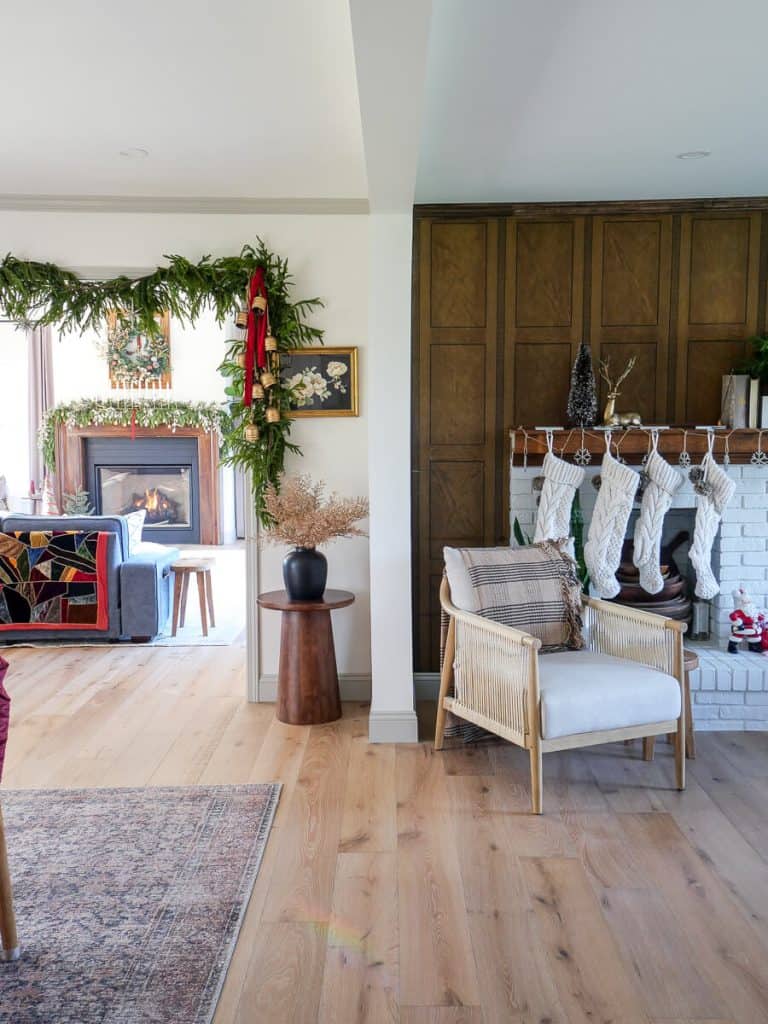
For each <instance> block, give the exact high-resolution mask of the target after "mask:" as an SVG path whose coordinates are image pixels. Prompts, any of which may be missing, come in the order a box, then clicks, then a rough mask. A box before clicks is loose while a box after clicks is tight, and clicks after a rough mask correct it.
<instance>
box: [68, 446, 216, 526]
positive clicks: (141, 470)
mask: <svg viewBox="0 0 768 1024" xmlns="http://www.w3.org/2000/svg"><path fill="white" fill-rule="evenodd" d="M87 469H88V473H87V480H88V490H89V492H90V495H91V500H92V502H93V504H94V506H95V508H96V511H97V512H98V513H99V514H100V515H127V514H129V513H130V512H136V511H139V510H140V509H144V511H145V512H146V518H145V520H144V534H143V537H144V540H155V541H160V542H161V543H167V544H195V543H198V542H199V539H200V526H199V520H200V516H199V504H198V502H199V498H198V495H199V487H198V480H197V442H196V441H195V440H194V439H193V438H173V437H171V438H137V439H136V440H131V439H126V438H103V439H102V438H98V439H93V440H89V443H88V447H87Z"/></svg>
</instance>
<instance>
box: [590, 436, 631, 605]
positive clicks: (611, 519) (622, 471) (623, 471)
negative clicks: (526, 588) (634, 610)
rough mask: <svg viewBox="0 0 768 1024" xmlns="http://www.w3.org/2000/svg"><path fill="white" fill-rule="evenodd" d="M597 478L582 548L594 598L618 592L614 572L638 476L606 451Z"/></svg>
mask: <svg viewBox="0 0 768 1024" xmlns="http://www.w3.org/2000/svg"><path fill="white" fill-rule="evenodd" d="M600 478H601V482H600V490H599V491H598V493H597V501H596V502H595V509H594V512H593V513H592V520H591V522H590V524H589V537H588V539H587V543H586V544H585V545H584V561H585V562H586V565H587V569H588V570H589V576H590V579H591V580H592V583H593V584H594V587H595V590H596V591H597V593H598V595H599V596H600V597H616V595H617V594H618V592H619V591H620V590H621V587H620V586H619V583H618V580H617V579H616V570H617V569H618V567H619V562H620V561H621V545H622V544H623V542H624V534H625V532H626V529H627V522H628V520H629V513H630V512H631V511H632V499H633V498H634V496H635V491H636V490H637V485H638V484H639V483H640V477H639V475H638V474H637V473H635V471H634V470H633V469H630V468H629V466H625V465H623V463H621V462H617V461H616V459H614V457H613V456H612V455H611V453H610V452H608V451H606V453H605V455H604V457H603V467H602V469H601V471H600Z"/></svg>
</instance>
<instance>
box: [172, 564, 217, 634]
mask: <svg viewBox="0 0 768 1024" xmlns="http://www.w3.org/2000/svg"><path fill="white" fill-rule="evenodd" d="M213 564H214V560H213V559H212V558H182V559H180V560H179V561H178V562H174V563H173V565H172V566H171V570H172V572H173V573H175V581H174V585H173V631H172V633H171V635H172V636H176V633H177V631H178V628H179V626H182V627H183V625H184V618H185V616H186V614H187V592H188V591H189V577H190V576H191V575H192V573H195V575H196V576H197V593H198V597H199V599H200V622H201V623H202V627H203V636H208V618H207V616H206V605H207V606H208V614H209V615H210V618H211V626H215V625H216V618H215V617H214V614H213V589H212V587H211V566H212V565H213Z"/></svg>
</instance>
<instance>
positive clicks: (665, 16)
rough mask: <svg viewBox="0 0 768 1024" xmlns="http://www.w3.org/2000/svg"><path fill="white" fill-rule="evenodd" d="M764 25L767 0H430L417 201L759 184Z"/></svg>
mask: <svg viewBox="0 0 768 1024" xmlns="http://www.w3.org/2000/svg"><path fill="white" fill-rule="evenodd" d="M766 38H768V4H767V3H766V2H765V0H729V2H727V3H724V2H723V0H644V2H638V0H475V2H469V0H433V12H432V30H431V36H430V49H429V58H428V65H427V87H426V100H425V114H424V125H423V129H422V138H421V154H420V161H419V171H418V178H417V186H416V200H417V202H502V201H509V202H516V201H520V202H524V201H536V200H541V201H552V200H587V199H628V198H632V199H641V198H677V197H686V196H696V197H708V196H723V195H726V196H739V195H743V196H747V195H764V194H766V193H768V142H767V140H766V132H765V125H766V118H767V115H768V72H767V71H766V61H765V40H766ZM702 149H703V150H711V153H712V155H711V156H710V157H709V158H707V159H704V160H678V159H676V158H675V154H677V153H680V152H684V151H690V150H702Z"/></svg>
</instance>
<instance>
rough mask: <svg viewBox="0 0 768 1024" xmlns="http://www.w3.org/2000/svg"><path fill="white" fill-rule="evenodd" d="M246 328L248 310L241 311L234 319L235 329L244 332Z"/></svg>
mask: <svg viewBox="0 0 768 1024" xmlns="http://www.w3.org/2000/svg"><path fill="white" fill-rule="evenodd" d="M247 326H248V310H247V309H241V310H240V312H239V313H238V314H237V316H236V317H235V327H239V328H240V330H241V331H244V330H245V328H246V327H247Z"/></svg>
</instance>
